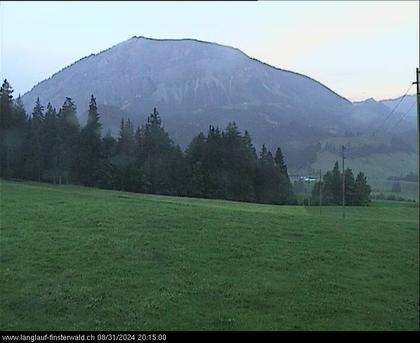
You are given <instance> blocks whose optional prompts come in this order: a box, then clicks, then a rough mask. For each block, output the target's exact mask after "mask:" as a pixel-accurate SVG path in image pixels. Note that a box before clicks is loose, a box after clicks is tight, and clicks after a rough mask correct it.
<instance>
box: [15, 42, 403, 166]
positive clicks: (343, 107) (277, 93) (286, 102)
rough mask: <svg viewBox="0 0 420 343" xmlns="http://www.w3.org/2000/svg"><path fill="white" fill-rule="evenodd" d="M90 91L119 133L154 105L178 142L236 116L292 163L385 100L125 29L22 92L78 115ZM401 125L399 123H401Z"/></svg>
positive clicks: (227, 50)
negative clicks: (125, 34) (70, 106)
mask: <svg viewBox="0 0 420 343" xmlns="http://www.w3.org/2000/svg"><path fill="white" fill-rule="evenodd" d="M91 94H94V95H95V97H96V99H97V103H98V107H99V109H100V114H101V121H102V123H103V127H104V130H107V129H110V130H111V132H112V133H113V134H117V132H118V127H119V123H120V120H121V116H126V117H130V118H131V119H132V120H133V121H134V122H135V123H136V124H137V125H139V124H141V123H142V121H143V120H144V119H145V117H146V116H147V114H148V113H150V112H151V110H152V109H153V108H154V107H157V108H158V110H159V111H160V113H161V116H162V120H163V123H164V126H165V128H166V129H167V131H168V132H169V134H170V136H171V137H172V138H173V139H174V141H175V142H176V143H179V144H180V145H181V146H183V147H185V146H186V145H187V144H188V143H189V142H190V140H191V139H192V137H193V136H194V135H196V134H197V133H198V132H200V131H206V130H207V129H208V126H209V125H218V126H222V127H223V126H226V125H227V123H228V122H229V121H236V123H237V125H238V126H239V128H240V129H241V130H245V129H246V130H248V131H249V132H250V134H251V136H252V138H253V141H254V142H255V144H256V145H257V147H259V146H260V145H262V144H266V145H267V146H268V147H269V148H271V149H274V148H275V147H276V146H279V145H280V146H282V148H284V151H285V155H286V159H287V160H288V161H289V162H290V164H291V165H292V166H293V165H294V166H296V167H299V168H300V167H302V166H304V165H307V163H309V162H308V159H307V156H306V155H307V152H308V151H312V150H311V149H313V146H314V145H315V144H316V143H317V142H319V141H320V140H321V139H325V138H328V137H331V136H335V135H341V134H343V133H344V132H346V131H356V132H364V131H366V130H367V128H368V127H369V125H370V124H371V123H374V122H377V121H380V120H381V119H383V118H384V117H385V116H386V114H387V112H388V109H387V107H386V106H385V105H384V104H381V103H378V102H376V103H372V102H359V103H355V104H353V103H351V102H350V101H349V100H347V99H346V98H345V97H343V96H340V95H338V94H337V93H335V92H334V91H333V90H331V89H330V88H328V87H327V86H325V85H323V84H322V83H320V82H319V81H316V80H314V79H312V78H310V77H308V76H306V75H302V74H299V73H295V72H292V71H287V70H283V69H280V68H277V67H274V66H271V65H269V64H266V63H264V62H261V61H259V60H257V59H254V58H251V57H249V56H248V55H246V54H245V53H243V52H242V51H240V50H239V49H237V48H234V47H229V46H225V45H221V44H217V43H210V42H204V41H200V40H195V39H151V38H145V37H141V36H140V37H136V36H134V37H132V38H131V39H128V40H126V41H124V42H121V43H119V44H117V45H114V46H113V47H111V48H109V49H106V50H103V51H101V52H99V53H97V54H91V55H89V56H86V57H84V58H82V59H80V60H78V61H77V62H75V63H73V64H71V65H69V66H68V67H65V68H63V69H62V70H60V71H59V72H57V73H55V74H54V75H52V76H51V77H50V78H48V79H46V80H44V81H42V82H40V83H38V84H37V85H36V86H34V87H33V88H32V89H31V90H30V91H29V92H27V93H26V94H24V95H23V96H22V100H23V103H24V105H25V107H26V109H27V110H28V112H30V111H31V110H32V107H33V105H34V103H35V101H36V98H37V97H39V98H40V100H41V102H42V103H43V104H44V105H46V104H47V102H51V104H52V105H53V106H55V107H57V108H58V107H60V106H61V105H62V103H63V102H64V99H65V97H71V98H72V99H73V100H74V101H75V103H76V105H77V107H78V114H79V117H80V119H81V121H82V123H83V122H84V118H85V113H86V111H87V104H88V101H89V97H90V95H91ZM403 129H404V125H402V126H401V130H403Z"/></svg>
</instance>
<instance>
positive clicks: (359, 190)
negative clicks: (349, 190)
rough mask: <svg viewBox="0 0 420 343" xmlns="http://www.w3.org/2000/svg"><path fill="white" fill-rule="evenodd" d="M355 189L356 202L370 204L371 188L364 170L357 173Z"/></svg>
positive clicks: (360, 204) (359, 204)
mask: <svg viewBox="0 0 420 343" xmlns="http://www.w3.org/2000/svg"><path fill="white" fill-rule="evenodd" d="M354 190H355V199H356V200H355V202H356V204H357V205H358V206H367V205H369V202H370V192H371V188H370V186H369V185H368V183H367V180H366V176H365V175H364V174H363V173H362V172H360V173H359V174H357V177H356V181H355V185H354Z"/></svg>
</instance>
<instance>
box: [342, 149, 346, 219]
mask: <svg viewBox="0 0 420 343" xmlns="http://www.w3.org/2000/svg"><path fill="white" fill-rule="evenodd" d="M344 149H345V147H344V145H342V146H341V155H342V157H343V191H342V193H343V218H345V217H346V212H345V208H344V206H345V201H346V200H345V199H346V198H345V193H344V192H345V178H346V176H345V171H344Z"/></svg>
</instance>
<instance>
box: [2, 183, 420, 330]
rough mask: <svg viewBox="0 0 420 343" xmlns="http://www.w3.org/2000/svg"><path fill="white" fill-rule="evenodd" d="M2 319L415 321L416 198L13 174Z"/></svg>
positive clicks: (330, 324) (31, 323)
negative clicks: (265, 200)
mask: <svg viewBox="0 0 420 343" xmlns="http://www.w3.org/2000/svg"><path fill="white" fill-rule="evenodd" d="M1 196H2V201H1V243H0V244H1V245H0V247H1V251H0V258H1V281H0V282H1V286H0V300H1V317H0V329H138V330H155V329H156V330H157V329H165V330H178V329H190V330H226V329H228V330H231V329H238V330H244V329H245V330H247V329H251V330H272V329H277V330H278V329H292V330H293V329H304V330H306V329H308V330H309V329H315V330H318V329H338V330H341V329H356V330H358V329H361V330H364V329H375V330H376V329H378V330H383V329H385V330H388V329H417V325H418V312H417V301H418V298H417V297H418V267H419V265H418V255H417V254H418V248H419V247H418V228H417V212H418V211H417V210H418V208H414V207H410V206H413V205H412V204H401V203H392V202H387V203H376V204H375V205H374V206H372V207H370V208H348V209H347V218H346V220H345V221H342V220H341V212H340V209H339V208H328V209H326V208H324V212H323V216H322V217H320V216H319V212H318V209H317V208H310V209H305V208H303V207H287V206H283V207H279V206H267V205H256V204H243V203H235V202H227V201H215V200H201V199H188V198H175V197H163V196H153V195H143V194H130V193H123V192H112V191H102V190H93V189H88V188H81V187H73V186H53V185H41V184H36V183H26V184H24V183H12V182H5V181H2V182H1Z"/></svg>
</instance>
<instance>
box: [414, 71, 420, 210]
mask: <svg viewBox="0 0 420 343" xmlns="http://www.w3.org/2000/svg"><path fill="white" fill-rule="evenodd" d="M419 74H420V70H419V68H416V82H413V83H415V84H416V86H417V167H419V161H420V158H419V154H420V149H419V145H420V143H419V140H420V85H419ZM417 174H418V180H417V181H418V184H420V170H417ZM417 196H418V198H417V201H418V203H419V204H420V191H419V194H417Z"/></svg>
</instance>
